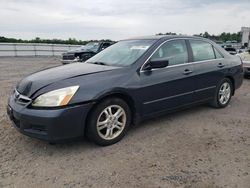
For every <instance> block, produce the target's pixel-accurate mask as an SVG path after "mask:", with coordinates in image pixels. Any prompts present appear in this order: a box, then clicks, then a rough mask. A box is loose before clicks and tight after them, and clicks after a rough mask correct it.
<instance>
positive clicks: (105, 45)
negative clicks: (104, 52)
mask: <svg viewBox="0 0 250 188" xmlns="http://www.w3.org/2000/svg"><path fill="white" fill-rule="evenodd" d="M109 46H110V44H109V43H103V45H102V48H103V49H105V48H107V47H109Z"/></svg>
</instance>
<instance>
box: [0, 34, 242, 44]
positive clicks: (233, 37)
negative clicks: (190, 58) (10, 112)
mask: <svg viewBox="0 0 250 188" xmlns="http://www.w3.org/2000/svg"><path fill="white" fill-rule="evenodd" d="M156 35H177V34H176V33H172V32H167V33H158V34H156ZM179 35H181V34H179ZM194 36H200V37H204V38H208V39H211V40H214V41H221V42H226V41H237V42H240V41H241V33H240V32H238V33H225V32H223V33H221V34H219V35H214V34H213V35H211V34H209V33H208V32H207V31H206V32H204V33H200V34H195V35H194ZM98 41H111V40H110V39H106V40H105V39H103V40H88V41H83V40H77V39H75V38H69V39H67V40H62V39H41V38H39V37H36V38H35V39H31V40H23V39H15V38H7V37H3V36H0V42H7V43H46V44H74V45H85V44H87V43H89V42H98Z"/></svg>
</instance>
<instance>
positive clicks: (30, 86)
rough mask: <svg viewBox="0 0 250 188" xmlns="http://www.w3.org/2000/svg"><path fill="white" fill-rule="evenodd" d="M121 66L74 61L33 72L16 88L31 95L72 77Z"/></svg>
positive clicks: (26, 94) (24, 93)
mask: <svg viewBox="0 0 250 188" xmlns="http://www.w3.org/2000/svg"><path fill="white" fill-rule="evenodd" d="M118 68H120V67H114V66H103V65H95V64H90V63H74V64H70V65H64V66H58V67H55V68H50V69H46V70H43V71H40V72H36V73H34V74H31V75H30V76H28V77H26V78H24V79H23V80H21V81H20V82H19V84H18V85H17V87H16V89H17V91H18V92H19V93H21V94H23V95H25V96H28V97H30V96H31V95H33V94H34V92H36V91H37V90H40V89H42V88H44V87H46V86H48V85H50V84H53V83H55V82H58V81H62V80H67V79H70V78H74V77H78V76H84V75H89V74H95V73H99V72H106V71H111V70H114V69H118Z"/></svg>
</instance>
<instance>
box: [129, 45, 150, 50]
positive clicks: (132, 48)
mask: <svg viewBox="0 0 250 188" xmlns="http://www.w3.org/2000/svg"><path fill="white" fill-rule="evenodd" d="M148 48H149V46H132V47H131V48H130V49H131V50H147V49H148Z"/></svg>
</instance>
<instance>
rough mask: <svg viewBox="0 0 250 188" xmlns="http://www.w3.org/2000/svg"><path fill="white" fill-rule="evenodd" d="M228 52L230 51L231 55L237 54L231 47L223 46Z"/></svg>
mask: <svg viewBox="0 0 250 188" xmlns="http://www.w3.org/2000/svg"><path fill="white" fill-rule="evenodd" d="M224 49H225V50H226V51H227V52H228V53H230V54H231V55H236V54H237V50H236V49H235V48H233V47H225V48H224Z"/></svg>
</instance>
